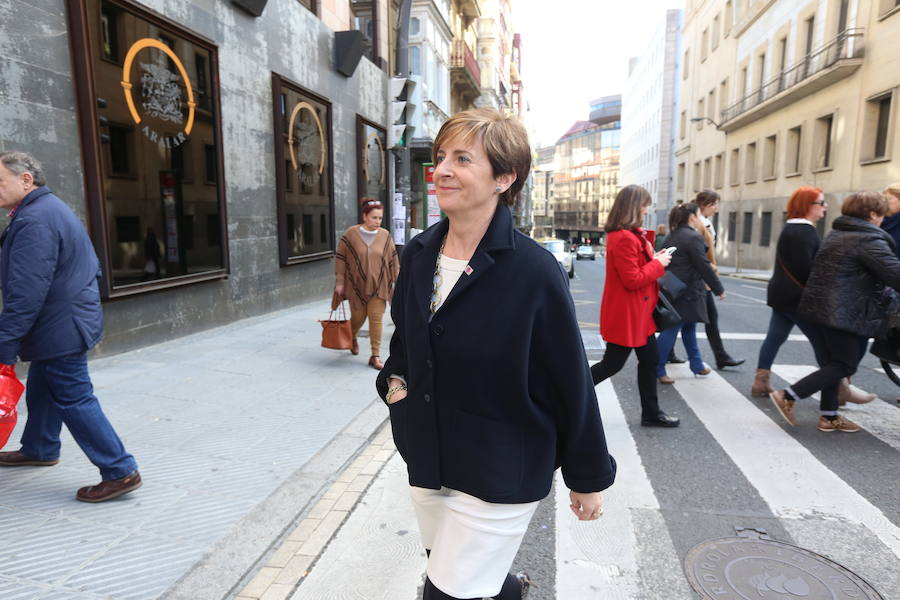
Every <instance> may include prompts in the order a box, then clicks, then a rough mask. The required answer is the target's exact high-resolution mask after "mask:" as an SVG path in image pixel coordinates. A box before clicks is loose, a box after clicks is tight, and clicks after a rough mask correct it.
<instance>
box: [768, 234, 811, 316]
mask: <svg viewBox="0 0 900 600" xmlns="http://www.w3.org/2000/svg"><path fill="white" fill-rule="evenodd" d="M818 251H819V234H818V232H817V231H816V228H815V227H813V226H811V225H809V224H808V223H787V224H786V225H785V226H784V229H782V230H781V235H779V236H778V246H777V247H776V250H775V268H774V270H773V271H772V278H771V279H770V280H769V285H768V287H767V290H766V303H767V304H768V305H769V306H771V307H772V308H774V309H775V310H777V311H781V312H789V313H793V312H797V307H798V306H799V305H800V297H801V296H802V295H803V288H804V287H805V286H806V280H807V279H809V273H810V271H811V270H812V265H813V258H815V256H816V253H817V252H818Z"/></svg>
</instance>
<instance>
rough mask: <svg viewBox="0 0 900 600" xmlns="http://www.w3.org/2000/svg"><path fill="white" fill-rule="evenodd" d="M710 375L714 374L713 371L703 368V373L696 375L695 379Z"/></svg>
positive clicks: (698, 372)
mask: <svg viewBox="0 0 900 600" xmlns="http://www.w3.org/2000/svg"><path fill="white" fill-rule="evenodd" d="M710 373H712V371H710V370H709V367H703V370H702V371H697V372H696V373H694V377H706V376H707V375H709V374H710Z"/></svg>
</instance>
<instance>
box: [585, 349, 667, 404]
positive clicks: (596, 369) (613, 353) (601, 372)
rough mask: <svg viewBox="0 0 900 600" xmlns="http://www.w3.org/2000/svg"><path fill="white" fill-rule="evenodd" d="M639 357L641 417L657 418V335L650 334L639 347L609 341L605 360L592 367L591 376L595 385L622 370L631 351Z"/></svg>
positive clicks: (604, 355)
mask: <svg viewBox="0 0 900 600" xmlns="http://www.w3.org/2000/svg"><path fill="white" fill-rule="evenodd" d="M632 350H634V353H635V354H636V355H637V359H638V368H637V371H638V393H639V394H640V396H641V418H644V419H655V418H656V416H657V415H658V414H659V398H658V397H657V395H656V363H657V362H659V350H657V348H656V336H655V335H653V334H650V337H648V338H647V343H646V344H644V345H643V346H640V347H638V348H629V347H628V346H620V345H618V344H612V343H609V342H607V344H606V352H605V353H604V354H603V360H601V361H600V362H598V363H597V364H595V365H594V366H592V367H591V378H592V379H593V380H594V385H597V384H598V383H600V382H601V381H603V380H604V379H608V378H609V377H612V376H613V375H615V374H616V373H618V372H619V371H621V370H622V367H624V366H625V361H626V360H628V355H629V354H631V351H632Z"/></svg>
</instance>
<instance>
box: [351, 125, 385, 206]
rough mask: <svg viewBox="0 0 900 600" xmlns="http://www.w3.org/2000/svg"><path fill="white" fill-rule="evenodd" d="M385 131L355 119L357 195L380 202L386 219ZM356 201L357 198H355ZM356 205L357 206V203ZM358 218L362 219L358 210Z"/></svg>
mask: <svg viewBox="0 0 900 600" xmlns="http://www.w3.org/2000/svg"><path fill="white" fill-rule="evenodd" d="M386 142H387V139H386V133H385V130H384V129H383V128H382V127H379V126H378V125H375V124H374V123H372V122H371V121H368V120H366V119H364V118H362V117H360V116H359V115H357V117H356V147H357V149H358V150H357V165H358V169H357V174H356V181H357V186H356V187H357V194H358V196H359V198H362V197H363V196H368V197H370V198H375V199H376V200H380V201H381V204H383V205H384V207H385V217H387V216H388V215H387V212H388V211H387V209H388V207H389V205H388V197H387V162H386V155H385V150H384V149H385V144H386ZM357 200H358V198H357ZM357 204H359V203H358V202H357ZM359 216H360V218H362V214H361V210H360V215H359Z"/></svg>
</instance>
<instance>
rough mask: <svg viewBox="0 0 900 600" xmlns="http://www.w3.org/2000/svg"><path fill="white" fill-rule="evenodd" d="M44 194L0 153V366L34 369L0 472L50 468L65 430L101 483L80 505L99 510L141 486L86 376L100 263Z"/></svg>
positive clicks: (80, 231) (32, 174) (98, 317)
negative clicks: (17, 438)
mask: <svg viewBox="0 0 900 600" xmlns="http://www.w3.org/2000/svg"><path fill="white" fill-rule="evenodd" d="M44 184H45V181H44V175H43V171H42V169H41V165H40V163H38V162H37V160H35V159H34V157H32V156H31V155H29V154H26V153H24V152H4V153H0V208H3V209H5V210H7V211H9V215H8V216H9V217H10V222H9V225H8V226H7V227H6V230H5V231H4V232H3V234H2V236H0V286H2V288H3V312H2V313H0V363H3V364H10V365H11V364H15V362H16V358H17V357H21V359H22V360H23V361H31V367H30V368H29V370H28V385H27V388H26V389H27V392H26V396H25V400H26V404H27V405H28V420H27V421H26V423H25V431H24V432H23V433H22V448H21V449H20V450H17V451H15V452H0V466H6V467H19V466H27V465H32V466H47V467H49V466H52V465H55V464H56V463H58V462H59V450H60V441H59V433H60V430H61V429H62V424H63V423H65V424H66V427H68V429H69V431H70V432H71V434H72V437H73V438H75V441H76V442H77V443H78V445H79V446H80V447H81V449H82V450H83V451H84V453H85V454H87V456H88V458H89V459H90V461H91V462H92V463H94V464H95V465H96V466H97V467H98V468H99V469H100V475H101V477H102V481H101V482H100V483H99V484H98V485H93V486H88V487H83V488H81V489H79V490H78V493H77V494H76V498H77V499H78V500H81V501H83V502H103V501H104V500H110V499H111V498H115V497H117V496H121V495H122V494H127V493H128V492H131V491H133V490H136V489H137V488H139V487H140V486H141V476H140V474H139V473H138V471H137V463H136V462H135V460H134V457H133V456H132V455H131V454H129V453H128V452H126V451H125V447H124V446H123V445H122V441H121V440H120V439H119V436H118V435H116V432H115V430H114V429H113V427H112V425H111V424H110V423H109V420H107V418H106V415H104V414H103V411H102V410H101V409H100V403H99V402H98V401H97V397H96V396H94V388H93V385H92V384H91V378H90V375H88V368H87V351H88V350H90V349H91V348H93V347H94V346H95V345H96V344H97V342H99V341H100V337H101V336H102V334H103V311H102V309H101V307H100V290H99V287H98V285H97V280H98V278H99V277H100V263H99V261H98V260H97V255H96V254H95V253H94V248H93V246H92V245H91V241H90V239H89V238H88V235H87V232H86V231H85V229H84V226H83V225H82V224H81V221H79V220H78V217H76V216H75V214H74V213H73V212H72V211H71V209H69V207H68V206H66V204H65V203H64V202H63V201H62V200H60V199H59V198H57V197H56V196H54V195H53V193H52V192H51V191H50V190H49V189H48V188H47V187H45V185H44Z"/></svg>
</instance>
